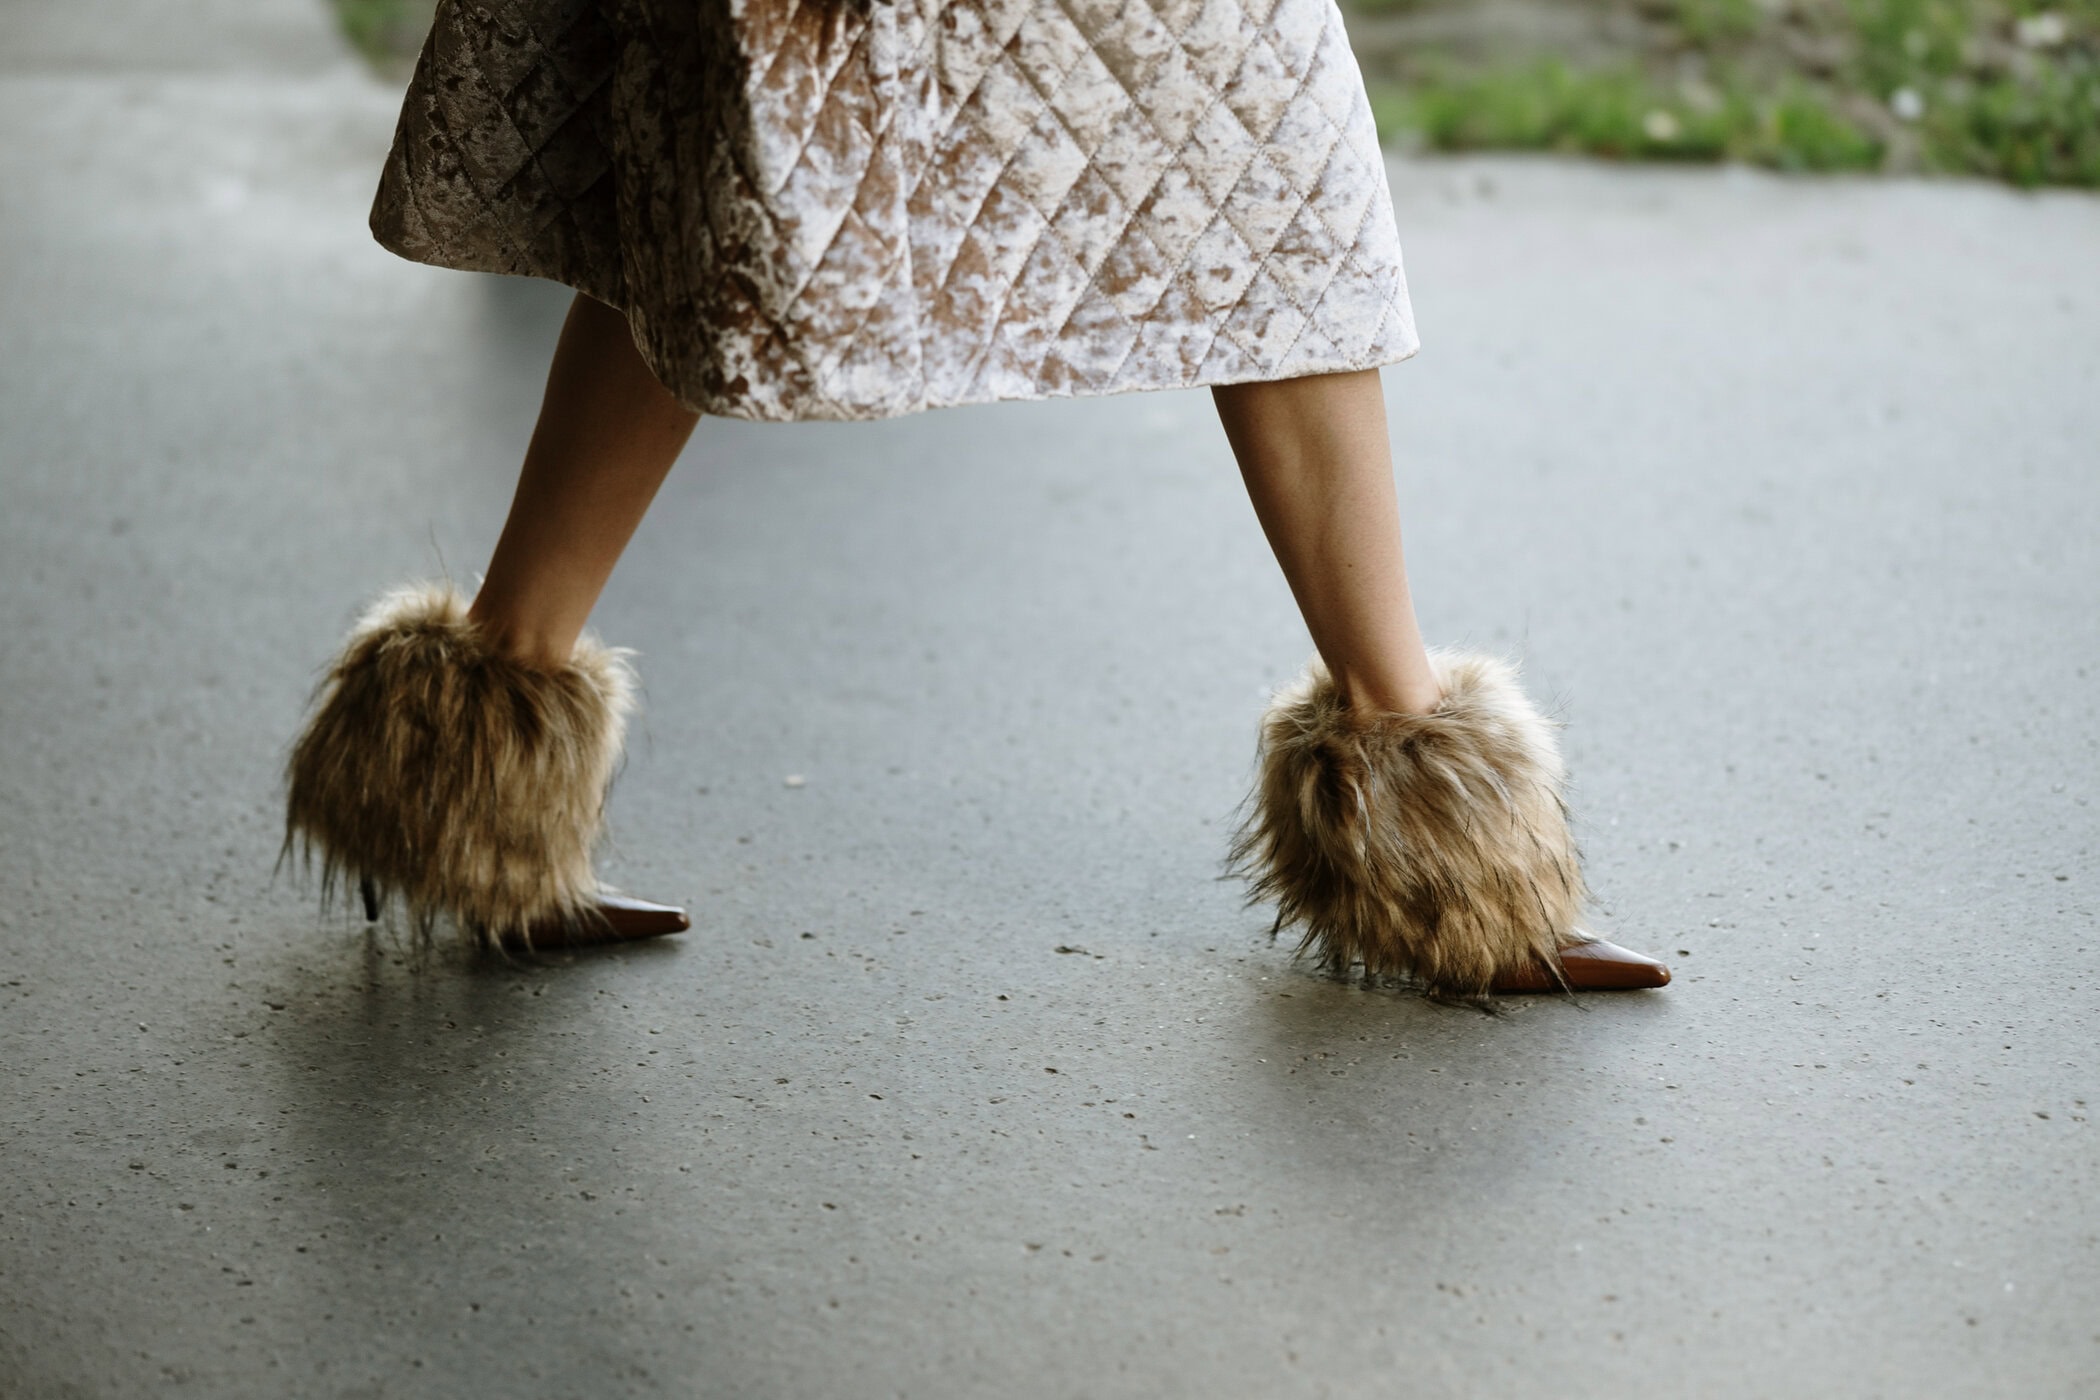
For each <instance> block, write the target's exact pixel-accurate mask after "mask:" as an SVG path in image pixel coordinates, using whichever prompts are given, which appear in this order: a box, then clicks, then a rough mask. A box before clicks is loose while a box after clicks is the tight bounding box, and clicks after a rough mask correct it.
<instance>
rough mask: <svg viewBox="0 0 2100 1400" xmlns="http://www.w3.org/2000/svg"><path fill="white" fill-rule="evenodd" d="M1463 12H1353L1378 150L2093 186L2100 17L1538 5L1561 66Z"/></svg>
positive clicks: (2015, 0)
mask: <svg viewBox="0 0 2100 1400" xmlns="http://www.w3.org/2000/svg"><path fill="white" fill-rule="evenodd" d="M1466 4H1467V0H1354V2H1353V4H1352V6H1351V10H1352V18H1355V17H1356V16H1362V17H1363V22H1359V23H1355V24H1353V25H1352V34H1353V35H1354V37H1355V38H1356V42H1357V47H1358V50H1359V54H1360V56H1361V57H1362V58H1363V60H1364V66H1365V70H1366V73H1367V75H1369V76H1370V78H1371V80H1372V99H1373V107H1374V110H1375V111H1376V112H1377V114H1378V117H1379V124H1380V128H1381V130H1383V131H1385V132H1386V133H1387V134H1388V135H1393V136H1405V137H1406V138H1408V139H1413V140H1416V141H1419V142H1421V143H1423V144H1426V145H1427V146H1429V147H1431V148H1433V149H1437V150H1448V151H1464V150H1483V149H1517V150H1558V151H1572V152H1583V153H1586V154H1591V155H1599V156H1608V157H1616V158H1622V159H1637V160H1738V161H1748V162H1753V163H1756V164H1760V165H1767V166H1771V167H1774V168H1777V169H1782V170H1804V171H1818V170H1899V171H1944V172H1951V173H1964V174H1977V175H1987V176H1991V177H1994V178H1997V179H2002V180H2007V181H2011V182H2013V183H2015V184H2019V185H2041V184H2057V185H2077V186H2085V187H2088V188H2100V0H2055V3H2047V2H2046V0H1536V3H1535V4H1534V6H1533V10H1534V12H1535V17H1536V19H1537V20H1538V24H1537V28H1538V29H1539V31H1540V32H1541V33H1544V34H1549V35H1550V36H1552V38H1553V40H1554V42H1556V43H1559V44H1562V45H1564V46H1567V47H1569V48H1571V49H1575V50H1580V52H1579V55H1576V56H1568V57H1563V56H1560V55H1559V54H1557V53H1548V54H1547V55H1545V56H1542V55H1541V54H1540V53H1539V52H1538V51H1536V50H1537V49H1539V48H1541V47H1543V48H1547V49H1551V47H1552V45H1551V44H1548V43H1545V42H1543V41H1542V42H1541V43H1540V44H1538V45H1534V46H1532V48H1533V51H1531V52H1525V51H1524V49H1525V45H1524V44H1522V43H1521V42H1515V41H1513V40H1512V39H1511V36H1510V35H1509V34H1508V33H1507V32H1499V33H1489V32H1487V31H1485V30H1483V31H1482V34H1481V36H1478V37H1476V38H1475V39H1474V40H1473V41H1472V42H1467V41H1466V40H1467V30H1466V25H1467V23H1468V22H1469V15H1468V12H1467V9H1466ZM1486 13H1487V12H1486V11H1477V10H1476V11H1474V12H1472V14H1473V15H1474V16H1481V15H1485V14H1486ZM1585 24H1587V25H1589V26H1590V27H1589V29H1588V30H1584V29H1583V27H1582V26H1583V25H1585ZM1571 33H1574V34H1577V35H1582V34H1587V35H1588V37H1589V40H1590V41H1589V42H1586V43H1580V44H1571V43H1569V39H1568V36H1569V35H1570V34H1571ZM1425 37H1426V42H1425V41H1424V38H1425ZM1519 37H1521V36H1519Z"/></svg>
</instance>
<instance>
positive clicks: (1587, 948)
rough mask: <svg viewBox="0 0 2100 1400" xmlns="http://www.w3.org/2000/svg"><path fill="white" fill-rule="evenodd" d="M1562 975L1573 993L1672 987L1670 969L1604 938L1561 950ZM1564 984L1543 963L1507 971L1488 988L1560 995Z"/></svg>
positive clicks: (1567, 988) (1494, 990) (1498, 991)
mask: <svg viewBox="0 0 2100 1400" xmlns="http://www.w3.org/2000/svg"><path fill="white" fill-rule="evenodd" d="M1560 971H1561V976H1562V977H1564V978H1566V979H1567V980H1566V983H1565V987H1566V990H1568V991H1574V992H1627V991H1637V990H1640V989H1643V988H1648V987H1667V986H1669V985H1670V969H1669V968H1667V967H1665V966H1664V965H1663V964H1661V963H1659V962H1657V961H1656V960H1655V959H1654V958H1651V957H1649V956H1648V955H1647V954H1645V953H1636V952H1634V951H1633V950H1632V949H1630V948H1621V947H1620V946H1619V945H1618V944H1616V943H1607V942H1605V941H1604V940H1603V939H1601V938H1592V939H1590V940H1588V941H1587V942H1583V943H1576V944H1572V945H1570V946H1569V947H1566V948H1563V949H1561V950H1560ZM1562 989H1563V983H1562V982H1561V981H1560V980H1559V979H1556V978H1555V977H1554V975H1553V971H1552V969H1551V968H1549V967H1547V966H1546V965H1545V964H1544V963H1532V964H1531V965H1530V966H1528V967H1521V968H1518V969H1516V970H1515V971H1512V972H1505V973H1503V974H1502V975H1501V976H1500V977H1497V978H1496V979H1495V982H1494V985H1493V986H1492V987H1490V988H1489V990H1490V991H1493V992H1496V993H1521V992H1557V991H1560V990H1562Z"/></svg>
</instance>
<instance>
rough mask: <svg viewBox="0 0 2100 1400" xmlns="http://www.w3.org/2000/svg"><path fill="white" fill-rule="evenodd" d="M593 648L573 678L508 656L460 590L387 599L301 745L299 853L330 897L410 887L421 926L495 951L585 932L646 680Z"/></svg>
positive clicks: (347, 647)
mask: <svg viewBox="0 0 2100 1400" xmlns="http://www.w3.org/2000/svg"><path fill="white" fill-rule="evenodd" d="M626 656H627V653H625V652H622V651H617V650H613V649H611V648H608V647H604V646H601V645H599V644H598V642H596V641H595V640H594V639H592V638H589V637H586V638H584V640H583V641H582V642H580V643H579V644H578V646H577V649H576V654H575V657H574V658H573V659H572V660H571V661H570V662H569V664H568V665H567V666H565V667H563V668H562V669H561V670H559V671H553V672H544V671H536V670H533V669H531V668H529V667H526V666H521V665H518V664H517V663H515V662H513V661H509V660H507V659H505V658H503V657H500V656H498V655H496V653H495V652H494V651H493V650H492V649H491V648H490V646H489V645H488V643H487V642H486V641H485V640H484V639H483V638H482V636H481V635H480V633H479V632H478V630H477V629H476V628H475V626H474V625H473V624H472V623H471V622H469V621H468V620H467V609H466V603H465V601H464V600H463V599H461V598H460V596H459V595H458V594H457V593H456V592H454V591H453V589H452V588H451V586H450V585H449V584H419V585H415V586H413V587H409V588H405V589H402V590H400V591H398V592H395V593H392V594H389V595H388V596H386V597H385V598H382V599H381V600H380V601H379V602H378V603H377V604H376V605H375V606H374V607H373V608H372V609H371V611H369V612H367V613H366V614H365V616H364V618H363V619H362V620H361V621H360V622H359V623H358V624H357V626H356V628H355V629H353V630H352V632H351V634H350V637H349V640H348V641H347V642H346V643H345V644H344V646H343V650H342V654H341V655H339V656H338V657H337V658H336V659H335V662H334V664H333V665H332V666H331V667H330V668H329V671H328V675H327V677H326V678H325V679H324V680H323V681H322V683H321V688H320V691H319V694H318V703H317V704H316V706H315V709H314V713H313V717H312V718H311V719H310V720H309V721H308V722H307V726H306V729H305V732H304V733H302V734H301V735H300V736H299V739H298V741H297V743H296V744H294V746H293V748H292V756H291V761H290V763H289V765H288V771H287V778H288V785H289V787H290V798H289V802H288V804H287V811H286V815H285V846H286V849H287V850H290V849H293V848H297V849H299V850H300V851H301V852H302V853H303V854H305V855H306V856H307V857H308V858H309V859H311V858H312V857H313V856H314V855H316V854H318V856H319V858H320V861H321V869H322V888H323V890H324V891H328V890H331V889H333V888H334V887H335V885H336V883H337V882H338V881H339V880H346V881H369V882H370V885H371V887H372V888H374V889H376V890H377V891H378V893H379V894H380V895H381V897H382V898H385V897H390V896H392V895H396V894H398V895H399V896H401V898H402V900H403V902H404V903H405V904H406V906H407V908H408V911H409V915H410V918H411V920H412V921H413V923H414V926H415V928H416V929H417V931H418V932H419V933H428V932H429V930H430V929H431V928H432V926H433V925H434V924H435V923H436V922H437V921H438V920H439V919H440V918H441V917H449V918H450V919H452V920H454V921H455V922H456V923H457V924H458V925H459V926H461V927H462V928H465V929H468V930H472V931H473V932H474V933H475V934H476V935H478V936H479V937H481V938H482V939H484V940H488V941H491V942H493V941H496V940H500V939H502V938H504V937H505V936H511V937H513V938H527V939H529V937H530V930H531V929H532V928H534V927H535V926H540V927H545V926H546V925H548V924H549V923H550V922H552V923H559V924H574V923H575V922H576V921H577V920H578V919H579V918H581V917H582V916H583V915H584V913H585V911H586V910H587V909H589V908H590V907H591V904H592V901H593V898H594V896H595V895H596V894H597V892H598V884H597V879H596V876H595V875H594V874H593V872H592V868H591V852H592V848H593V847H594V846H595V845H596V844H597V840H598V835H599V831H600V828H601V825H602V816H603V811H604V805H605V793H606V788H607V787H608V786H609V785H610V783H611V782H612V777H613V770H614V768H615V767H616V766H617V764H618V763H619V758H620V750H621V744H622V741H623V739H624V737H625V734H626V728H627V716H628V714H629V712H630V711H631V710H632V709H633V707H634V690H635V680H634V673H633V671H632V670H631V669H630V668H629V666H628V664H627V660H626Z"/></svg>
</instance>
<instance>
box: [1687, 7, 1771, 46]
mask: <svg viewBox="0 0 2100 1400" xmlns="http://www.w3.org/2000/svg"><path fill="white" fill-rule="evenodd" d="M1672 10H1673V18H1674V19H1675V20H1676V21H1677V27H1678V29H1679V30H1680V31H1682V32H1683V34H1684V37H1685V38H1686V39H1688V40H1690V41H1691V42H1692V43H1693V44H1695V45H1697V46H1699V47H1700V48H1710V47H1713V46H1716V45H1720V44H1728V43H1733V42H1735V41H1737V40H1741V39H1747V38H1749V37H1750V36H1751V35H1752V34H1754V33H1756V32H1757V28H1758V23H1759V21H1760V20H1761V19H1762V18H1763V15H1762V12H1761V11H1760V10H1759V9H1758V6H1757V0H1673V3H1672Z"/></svg>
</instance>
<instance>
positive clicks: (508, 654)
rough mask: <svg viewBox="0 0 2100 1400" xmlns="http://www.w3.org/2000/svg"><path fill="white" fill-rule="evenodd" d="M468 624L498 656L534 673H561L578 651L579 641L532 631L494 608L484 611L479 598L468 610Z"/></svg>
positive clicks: (545, 631) (571, 636)
mask: <svg viewBox="0 0 2100 1400" xmlns="http://www.w3.org/2000/svg"><path fill="white" fill-rule="evenodd" d="M467 621H468V622H470V623H472V624H473V625H474V629H475V631H476V632H477V633H479V634H480V636H481V640H482V641H483V642H484V643H485V644H486V645H487V646H488V649H489V650H490V651H492V652H494V653H495V654H496V655H497V656H499V657H501V658H503V659H504V660H505V661H509V662H511V663H513V664H514V665H518V666H523V667H526V668H527V669H528V670H533V671H559V670H561V669H562V668H563V667H564V666H567V665H568V664H569V660H570V658H571V657H572V656H573V655H574V654H575V651H576V638H575V636H574V635H570V636H567V637H562V636H557V635H555V634H554V633H553V632H551V631H549V630H548V629H546V628H544V627H533V626H529V625H525V624H521V623H519V622H518V621H517V620H515V619H513V618H510V617H506V616H504V615H503V614H502V613H500V612H498V611H497V610H496V609H494V608H484V607H483V606H482V601H481V599H480V598H476V599H475V600H474V604H473V606H472V607H470V608H468V609H467Z"/></svg>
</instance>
